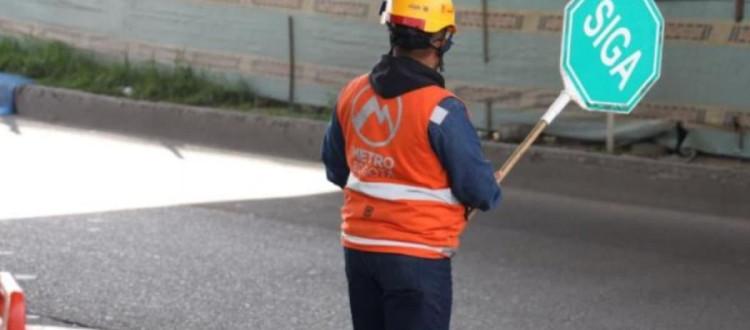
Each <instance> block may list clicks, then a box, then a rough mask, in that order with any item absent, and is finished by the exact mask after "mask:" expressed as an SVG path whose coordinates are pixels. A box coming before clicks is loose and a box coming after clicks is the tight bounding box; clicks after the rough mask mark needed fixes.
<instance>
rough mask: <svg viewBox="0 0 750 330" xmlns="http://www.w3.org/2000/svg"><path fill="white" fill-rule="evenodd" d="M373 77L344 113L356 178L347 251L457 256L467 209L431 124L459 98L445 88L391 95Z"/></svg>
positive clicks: (348, 99)
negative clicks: (378, 89) (449, 100)
mask: <svg viewBox="0 0 750 330" xmlns="http://www.w3.org/2000/svg"><path fill="white" fill-rule="evenodd" d="M368 77H369V76H368V75H365V76H361V77H359V78H356V79H355V80H353V81H352V82H350V83H349V85H347V86H346V87H345V88H344V90H343V92H342V93H341V96H340V98H339V102H338V106H337V109H336V111H337V116H338V120H339V123H340V124H341V130H342V133H343V137H344V140H345V143H346V158H347V163H348V165H349V169H350V171H351V172H350V174H349V180H348V182H347V185H346V189H345V190H344V194H345V202H344V206H343V208H342V209H341V216H342V218H343V224H342V227H341V229H342V242H343V245H344V246H345V247H347V248H351V249H355V250H362V251H368V252H381V253H396V254H404V255H409V256H415V257H421V258H430V259H440V258H445V257H450V256H452V255H453V253H454V251H455V250H456V249H457V248H458V245H459V236H460V234H461V233H462V232H463V230H464V228H465V226H466V220H465V208H464V206H463V205H462V204H461V203H460V202H459V201H458V200H457V199H456V197H455V196H454V195H453V193H452V192H451V189H450V182H449V179H448V175H447V173H446V171H445V169H444V168H443V166H442V164H441V163H440V160H439V159H438V157H437V155H436V154H435V152H434V151H433V149H432V147H431V145H430V140H429V135H428V126H429V124H430V122H434V123H437V124H440V123H442V121H443V120H444V119H445V116H447V115H448V111H447V110H446V109H443V108H441V107H440V106H439V103H440V102H441V101H442V100H443V99H445V98H446V97H455V96H454V95H453V94H452V93H450V92H449V91H447V90H445V89H443V88H441V87H439V86H428V87H423V88H420V89H417V90H414V91H411V92H408V93H406V94H404V95H401V96H399V97H395V98H392V99H384V98H382V97H380V96H378V95H377V94H376V93H375V92H374V90H373V89H372V87H371V86H370V83H369V79H368Z"/></svg>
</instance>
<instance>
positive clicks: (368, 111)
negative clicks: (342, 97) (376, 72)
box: [352, 86, 403, 148]
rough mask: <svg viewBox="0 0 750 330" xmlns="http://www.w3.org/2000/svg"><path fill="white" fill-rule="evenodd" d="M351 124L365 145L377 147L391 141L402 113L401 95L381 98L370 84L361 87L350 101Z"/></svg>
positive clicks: (396, 132)
mask: <svg viewBox="0 0 750 330" xmlns="http://www.w3.org/2000/svg"><path fill="white" fill-rule="evenodd" d="M352 109H353V110H354V111H355V113H354V116H352V124H354V130H355V131H356V132H357V136H359V138H360V139H362V141H363V142H364V143H366V144H367V145H369V146H371V147H374V148H379V147H385V146H387V145H388V144H390V143H391V141H392V140H393V138H395V137H396V134H398V129H399V126H400V125H401V115H402V113H403V103H402V101H401V97H400V96H399V97H397V98H395V99H390V100H383V99H380V98H379V97H377V95H375V92H374V91H373V90H372V88H371V87H370V86H366V87H365V88H363V89H362V90H361V91H359V93H357V96H355V97H354V101H353V102H352Z"/></svg>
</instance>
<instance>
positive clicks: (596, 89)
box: [560, 0, 664, 113]
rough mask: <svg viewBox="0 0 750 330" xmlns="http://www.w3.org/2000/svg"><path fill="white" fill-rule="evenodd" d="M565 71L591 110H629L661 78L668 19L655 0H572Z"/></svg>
mask: <svg viewBox="0 0 750 330" xmlns="http://www.w3.org/2000/svg"><path fill="white" fill-rule="evenodd" d="M562 43H563V44H562V56H561V64H560V66H561V71H562V74H563V81H564V82H565V88H566V90H567V91H568V93H570V94H571V96H572V97H573V99H575V100H576V101H577V102H578V103H579V104H580V105H581V106H582V107H583V108H585V109H587V110H591V111H606V112H617V113H630V112H631V111H633V109H634V108H635V107H636V105H638V103H639V102H640V101H641V99H643V96H644V95H645V94H646V93H647V92H648V90H649V89H650V88H651V87H652V86H653V85H654V83H655V82H656V81H657V80H659V77H660V76H661V61H662V49H663V45H664V17H663V16H662V15H661V12H660V11H659V8H658V7H657V6H656V4H655V3H654V1H653V0H572V1H571V2H570V3H568V5H567V6H566V7H565V23H564V27H563V41H562Z"/></svg>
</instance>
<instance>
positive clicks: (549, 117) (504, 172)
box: [468, 91, 571, 220]
mask: <svg viewBox="0 0 750 330" xmlns="http://www.w3.org/2000/svg"><path fill="white" fill-rule="evenodd" d="M570 101H571V97H570V94H568V92H567V91H562V92H561V93H560V96H558V97H557V100H555V102H554V103H552V105H551V106H550V107H549V109H548V110H547V112H546V113H545V114H544V116H543V117H542V118H541V119H540V120H539V121H538V122H537V123H536V126H534V129H533V130H531V133H529V135H527V136H526V139H524V140H523V142H522V143H521V144H520V145H519V146H518V147H516V149H515V150H514V151H513V153H512V154H511V155H510V158H508V160H506V161H505V164H503V166H502V167H501V168H500V170H499V171H497V172H496V173H495V178H496V179H497V184H500V183H502V182H503V180H504V179H505V178H506V177H507V176H508V173H510V171H512V170H513V168H514V167H516V164H518V162H519V161H520V160H521V158H523V156H524V155H525V154H526V152H527V151H529V148H531V146H532V145H533V144H534V142H536V140H537V139H538V138H539V136H540V135H542V132H544V130H545V129H547V127H548V126H549V125H550V124H552V122H553V121H554V120H555V118H557V116H558V115H560V113H562V111H563V110H565V107H566V106H567V105H568V103H570ZM477 211H478V210H476V209H473V210H471V211H470V212H469V216H468V219H469V220H471V219H472V218H474V216H476V215H477Z"/></svg>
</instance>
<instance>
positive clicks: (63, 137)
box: [0, 120, 336, 220]
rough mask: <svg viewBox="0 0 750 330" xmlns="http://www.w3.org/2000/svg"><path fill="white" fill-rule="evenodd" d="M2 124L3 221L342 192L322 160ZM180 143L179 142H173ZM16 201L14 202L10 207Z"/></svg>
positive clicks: (0, 193)
mask: <svg viewBox="0 0 750 330" xmlns="http://www.w3.org/2000/svg"><path fill="white" fill-rule="evenodd" d="M17 123H18V126H19V130H20V134H14V133H12V132H9V131H8V130H3V129H0V154H2V162H0V168H1V169H2V171H3V173H12V175H5V176H3V178H2V181H1V182H0V203H1V204H2V205H3V206H4V207H0V220H10V219H22V218H32V217H42V216H54V215H66V214H83V213H96V212H106V211H115V210H127V209H137V208H149V207H161V206H174V205H185V204H194V203H210V202H220V201H234V200H251V199H270V198H287V197H296V196H305V195H313V194H320V193H327V192H332V191H335V190H336V188H335V186H333V185H331V184H329V183H328V182H327V181H326V179H325V171H324V170H323V168H322V166H321V165H320V164H318V163H310V162H298V161H289V160H284V159H276V158H269V157H264V156H254V155H247V154H237V153H230V152H225V151H220V150H214V149H206V148H198V147H183V146H177V148H178V149H179V152H180V154H181V155H182V157H183V158H182V159H181V158H178V157H175V154H174V153H173V151H170V149H168V148H166V147H165V146H164V144H163V143H159V142H148V141H144V140H139V139H135V138H128V137H123V136H119V135H114V134H107V133H97V132H91V131H85V130H79V129H71V128H64V127H57V126H52V125H47V124H42V123H37V122H29V121H25V120H18V121H17ZM173 147H174V146H173ZM9 206H10V207H9Z"/></svg>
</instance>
